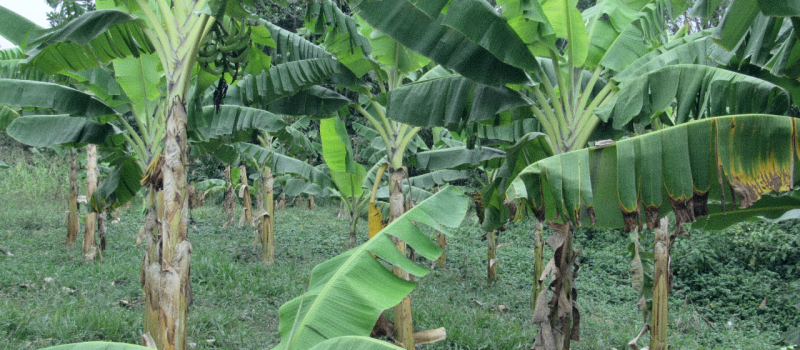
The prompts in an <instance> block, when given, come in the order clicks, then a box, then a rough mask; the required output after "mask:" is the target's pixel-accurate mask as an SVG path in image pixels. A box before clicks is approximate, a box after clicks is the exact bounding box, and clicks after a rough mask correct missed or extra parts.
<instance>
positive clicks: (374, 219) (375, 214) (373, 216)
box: [368, 202, 386, 238]
mask: <svg viewBox="0 0 800 350" xmlns="http://www.w3.org/2000/svg"><path fill="white" fill-rule="evenodd" d="M368 225H369V238H372V237H374V236H375V235H376V234H378V232H380V231H381V230H383V228H384V227H386V224H384V223H383V215H381V211H380V209H378V207H376V206H375V203H373V202H370V203H369V220H368Z"/></svg>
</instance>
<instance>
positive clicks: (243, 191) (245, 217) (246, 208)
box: [239, 165, 253, 226]
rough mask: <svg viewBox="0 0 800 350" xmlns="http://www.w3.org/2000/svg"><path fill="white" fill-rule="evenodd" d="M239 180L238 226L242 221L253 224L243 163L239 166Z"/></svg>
mask: <svg viewBox="0 0 800 350" xmlns="http://www.w3.org/2000/svg"><path fill="white" fill-rule="evenodd" d="M239 174H240V175H239V180H240V181H241V182H242V187H241V188H240V190H239V197H242V199H243V203H244V204H243V208H242V218H241V219H240V220H239V226H241V225H242V223H243V222H244V223H246V224H248V225H253V202H252V200H251V199H250V186H249V185H248V184H249V180H248V179H247V167H245V166H244V165H242V166H240V167H239Z"/></svg>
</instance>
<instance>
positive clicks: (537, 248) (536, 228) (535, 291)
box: [531, 218, 545, 310]
mask: <svg viewBox="0 0 800 350" xmlns="http://www.w3.org/2000/svg"><path fill="white" fill-rule="evenodd" d="M533 221H534V223H533V246H534V248H533V249H534V250H533V254H534V255H533V288H531V310H536V301H537V300H538V298H539V294H540V293H542V292H543V291H544V289H545V288H544V284H543V283H539V281H540V279H541V278H542V273H543V272H544V239H543V238H542V229H543V228H544V225H543V223H542V222H541V221H540V220H539V219H536V218H534V219H533Z"/></svg>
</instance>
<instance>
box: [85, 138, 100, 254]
mask: <svg viewBox="0 0 800 350" xmlns="http://www.w3.org/2000/svg"><path fill="white" fill-rule="evenodd" d="M96 190H97V146H96V145H88V146H86V200H87V206H88V207H89V208H88V210H87V211H86V227H85V228H84V234H83V259H84V260H94V258H95V256H96V255H97V240H96V239H95V235H96V233H97V213H96V212H95V211H94V210H93V208H92V206H91V204H90V203H91V202H92V195H94V191H96Z"/></svg>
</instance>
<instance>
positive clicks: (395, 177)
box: [389, 168, 414, 350]
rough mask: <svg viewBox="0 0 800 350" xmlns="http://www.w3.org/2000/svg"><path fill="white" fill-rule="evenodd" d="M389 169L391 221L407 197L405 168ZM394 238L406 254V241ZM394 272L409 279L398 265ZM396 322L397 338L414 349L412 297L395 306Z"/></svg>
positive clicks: (401, 210)
mask: <svg viewBox="0 0 800 350" xmlns="http://www.w3.org/2000/svg"><path fill="white" fill-rule="evenodd" d="M389 171H390V174H391V176H390V178H391V180H390V182H389V186H390V190H391V194H390V196H389V211H390V213H391V214H390V222H391V221H394V220H395V219H397V218H399V217H400V216H401V215H403V212H404V211H405V199H404V198H403V180H404V179H405V170H404V169H402V168H401V169H394V168H391V169H390V170H389ZM392 240H393V241H394V244H395V246H397V249H398V250H400V253H401V254H403V256H405V255H406V242H403V241H402V240H400V239H397V238H396V237H392ZM392 272H394V274H395V275H396V276H398V277H400V278H402V279H405V280H409V274H408V272H406V271H405V270H403V269H401V268H399V267H397V266H393V267H392ZM394 324H395V327H397V333H396V334H395V339H397V340H398V341H399V342H401V343H403V347H404V348H406V349H407V350H414V323H413V319H412V317H411V299H410V298H409V297H408V296H406V297H405V298H403V301H401V302H400V304H397V306H395V307H394Z"/></svg>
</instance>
